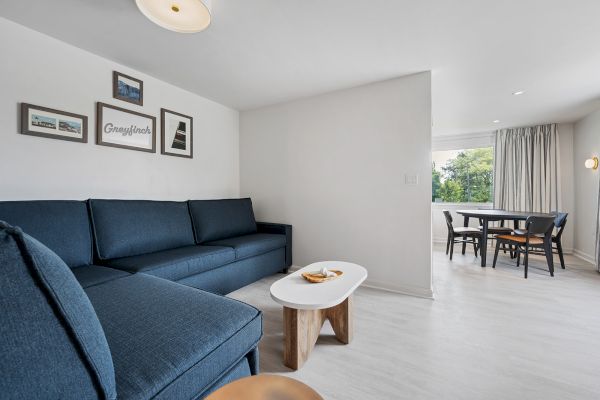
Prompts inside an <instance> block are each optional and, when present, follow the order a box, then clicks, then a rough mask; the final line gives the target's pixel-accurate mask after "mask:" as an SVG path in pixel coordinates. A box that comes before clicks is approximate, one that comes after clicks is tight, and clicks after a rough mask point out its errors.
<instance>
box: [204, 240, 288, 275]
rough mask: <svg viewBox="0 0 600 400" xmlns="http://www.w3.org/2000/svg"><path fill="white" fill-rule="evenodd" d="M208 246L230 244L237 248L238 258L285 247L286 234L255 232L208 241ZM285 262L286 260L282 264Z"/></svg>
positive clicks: (236, 254) (236, 255)
mask: <svg viewBox="0 0 600 400" xmlns="http://www.w3.org/2000/svg"><path fill="white" fill-rule="evenodd" d="M205 244H206V245H207V246H229V247H232V248H233V249H234V250H235V257H236V259H238V260H240V259H242V258H247V257H253V256H258V255H261V254H264V253H267V252H269V251H271V250H275V249H279V248H280V247H285V235H277V234H274V233H254V234H251V235H244V236H237V237H232V238H228V239H222V240H215V241H212V242H206V243H205ZM284 264H285V260H283V263H282V264H281V266H282V267H283V265H284Z"/></svg>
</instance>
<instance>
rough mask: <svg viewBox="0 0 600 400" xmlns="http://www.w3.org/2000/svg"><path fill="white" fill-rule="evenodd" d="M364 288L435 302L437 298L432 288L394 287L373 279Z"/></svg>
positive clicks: (366, 282)
mask: <svg viewBox="0 0 600 400" xmlns="http://www.w3.org/2000/svg"><path fill="white" fill-rule="evenodd" d="M363 286H365V287H368V288H371V289H378V290H385V291H386V292H392V293H398V294H404V295H407V296H413V297H419V298H423V299H430V300H433V299H434V298H435V297H434V295H433V290H432V289H431V288H424V287H420V286H412V285H392V284H390V283H389V282H379V281H374V280H372V279H367V280H366V281H365V282H364V283H363Z"/></svg>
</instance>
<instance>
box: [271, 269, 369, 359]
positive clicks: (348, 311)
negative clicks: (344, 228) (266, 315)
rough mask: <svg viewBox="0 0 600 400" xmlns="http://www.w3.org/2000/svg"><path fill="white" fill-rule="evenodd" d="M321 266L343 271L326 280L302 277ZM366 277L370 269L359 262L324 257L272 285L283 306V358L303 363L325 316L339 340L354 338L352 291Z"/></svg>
mask: <svg viewBox="0 0 600 400" xmlns="http://www.w3.org/2000/svg"><path fill="white" fill-rule="evenodd" d="M322 267H327V268H328V269H335V270H340V271H343V274H342V275H341V276H340V277H338V278H336V279H334V280H331V281H328V282H323V283H309V282H307V281H306V280H304V278H302V273H303V272H313V271H319V270H320V269H321V268H322ZM366 278H367V270H366V269H365V268H363V267H361V266H360V265H357V264H352V263H348V262H342V261H325V262H318V263H314V264H310V265H308V266H306V267H304V268H302V269H300V270H298V271H296V272H294V273H293V274H290V275H288V276H286V277H285V278H282V279H280V280H278V281H277V282H275V283H273V285H271V297H272V298H273V300H275V301H276V302H278V303H279V304H281V305H282V306H283V324H284V328H283V331H284V336H285V345H284V349H283V362H284V364H285V365H286V366H287V367H289V368H292V369H295V370H297V369H299V368H300V367H302V365H303V364H304V362H306V360H307V359H308V356H309V355H310V352H311V351H312V349H313V348H314V346H315V343H316V342H317V339H318V337H319V334H320V332H321V328H322V327H323V323H324V322H325V321H326V320H329V321H330V322H331V326H332V327H333V330H334V332H335V336H336V338H337V339H338V340H339V341H340V342H342V343H344V344H348V343H350V342H351V341H352V334H353V332H352V331H353V323H352V293H354V290H356V288H357V287H358V286H360V284H361V283H363V282H364V280H365V279H366Z"/></svg>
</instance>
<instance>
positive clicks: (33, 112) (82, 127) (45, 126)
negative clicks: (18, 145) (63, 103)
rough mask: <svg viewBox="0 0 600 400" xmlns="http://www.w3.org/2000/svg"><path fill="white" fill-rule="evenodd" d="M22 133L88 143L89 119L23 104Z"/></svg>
mask: <svg viewBox="0 0 600 400" xmlns="http://www.w3.org/2000/svg"><path fill="white" fill-rule="evenodd" d="M21 133H22V134H23V135H31V136H40V137H45V138H51V139H60V140H69V141H71V142H82V143H87V141H88V117H86V116H85V115H79V114H74V113H70V112H66V111H60V110H55V109H52V108H47V107H41V106H34V105H33V104H28V103H21Z"/></svg>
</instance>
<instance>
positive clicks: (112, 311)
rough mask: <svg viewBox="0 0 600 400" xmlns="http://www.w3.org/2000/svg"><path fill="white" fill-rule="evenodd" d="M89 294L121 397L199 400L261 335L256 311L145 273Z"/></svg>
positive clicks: (224, 298) (259, 318)
mask: <svg viewBox="0 0 600 400" xmlns="http://www.w3.org/2000/svg"><path fill="white" fill-rule="evenodd" d="M86 293H87V295H88V297H89V298H90V300H91V302H92V304H93V306H94V308H95V310H96V313H97V315H98V318H99V319H100V323H101V324H102V327H103V328H104V332H105V334H106V338H107V340H108V344H109V346H110V350H111V353H112V356H113V363H114V365H115V375H116V382H117V393H119V399H149V398H155V396H156V397H157V398H169V397H171V398H181V399H191V398H196V397H197V395H198V394H199V393H202V392H203V390H205V389H206V388H209V387H210V386H211V385H212V384H213V383H214V382H217V381H218V379H219V378H220V377H221V376H222V375H223V374H225V373H226V372H227V371H228V370H230V368H231V367H232V366H234V365H236V364H237V363H238V362H239V361H240V360H242V359H243V358H244V357H245V356H246V355H247V354H248V353H250V352H251V351H252V349H254V348H255V347H256V345H257V343H258V341H259V340H260V338H261V336H262V315H261V313H260V311H258V310H257V309H255V308H253V307H251V306H249V305H247V304H244V303H241V302H238V301H236V300H233V299H229V298H226V297H221V296H218V295H214V294H211V293H208V292H203V291H201V290H198V289H194V288H191V287H188V286H184V285H180V284H178V283H175V282H171V281H167V280H164V279H160V278H157V277H154V276H150V275H146V274H135V275H131V276H128V277H125V278H122V279H116V280H113V281H110V282H107V283H104V284H102V285H97V286H93V287H90V288H88V289H86ZM174 394H176V396H175V395H174Z"/></svg>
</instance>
